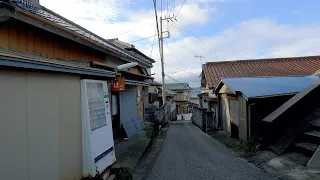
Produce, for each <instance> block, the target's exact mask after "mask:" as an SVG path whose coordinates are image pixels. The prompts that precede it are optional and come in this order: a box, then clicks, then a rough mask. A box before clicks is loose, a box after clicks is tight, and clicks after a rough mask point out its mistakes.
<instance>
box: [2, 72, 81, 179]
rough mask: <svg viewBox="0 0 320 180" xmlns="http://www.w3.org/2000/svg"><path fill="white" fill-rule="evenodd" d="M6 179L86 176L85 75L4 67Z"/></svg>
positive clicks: (4, 172)
mask: <svg viewBox="0 0 320 180" xmlns="http://www.w3.org/2000/svg"><path fill="white" fill-rule="evenodd" d="M0 84H1V86H0V99H1V101H0V115H1V118H0V122H1V126H0V144H1V148H0V159H1V161H0V167H1V168H0V174H1V178H2V179H21V180H25V179H29V180H31V179H32V180H43V179H47V180H56V179H66V180H67V179H80V178H81V176H82V143H81V142H82V139H81V107H80V104H81V102H80V101H81V99H80V97H81V96H80V77H79V76H72V75H66V74H54V73H50V74H49V73H40V72H25V71H19V72H18V71H11V70H1V71H0Z"/></svg>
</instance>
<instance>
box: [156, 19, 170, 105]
mask: <svg viewBox="0 0 320 180" xmlns="http://www.w3.org/2000/svg"><path fill="white" fill-rule="evenodd" d="M172 19H174V16H172V17H165V18H162V17H160V37H159V38H160V39H159V40H160V58H161V69H162V102H163V105H164V104H165V103H166V85H165V80H164V79H165V76H166V74H165V73H164V58H163V39H164V38H168V37H169V32H168V36H167V37H163V27H162V21H169V20H172Z"/></svg>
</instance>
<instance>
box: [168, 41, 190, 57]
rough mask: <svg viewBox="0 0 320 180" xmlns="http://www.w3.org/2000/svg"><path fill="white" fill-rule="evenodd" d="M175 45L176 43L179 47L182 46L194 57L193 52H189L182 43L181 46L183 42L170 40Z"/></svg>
mask: <svg viewBox="0 0 320 180" xmlns="http://www.w3.org/2000/svg"><path fill="white" fill-rule="evenodd" d="M169 39H170V40H171V41H172V42H173V43H176V44H178V45H179V46H181V47H182V48H183V49H184V50H185V51H186V52H188V53H190V54H191V55H192V56H194V53H193V52H190V50H188V49H187V48H186V46H183V45H182V43H181V44H180V42H181V41H173V40H172V39H171V38H169Z"/></svg>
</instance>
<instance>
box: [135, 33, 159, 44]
mask: <svg viewBox="0 0 320 180" xmlns="http://www.w3.org/2000/svg"><path fill="white" fill-rule="evenodd" d="M155 36H157V34H155V35H153V36H149V37H145V38H142V39H137V40H134V41H131V42H129V43H135V42H139V41H143V40H146V39H150V38H152V37H155Z"/></svg>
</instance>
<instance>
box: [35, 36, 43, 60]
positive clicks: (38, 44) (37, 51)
mask: <svg viewBox="0 0 320 180" xmlns="http://www.w3.org/2000/svg"><path fill="white" fill-rule="evenodd" d="M41 50H42V48H41V38H40V36H39V34H34V53H35V54H39V55H42V52H41Z"/></svg>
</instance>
